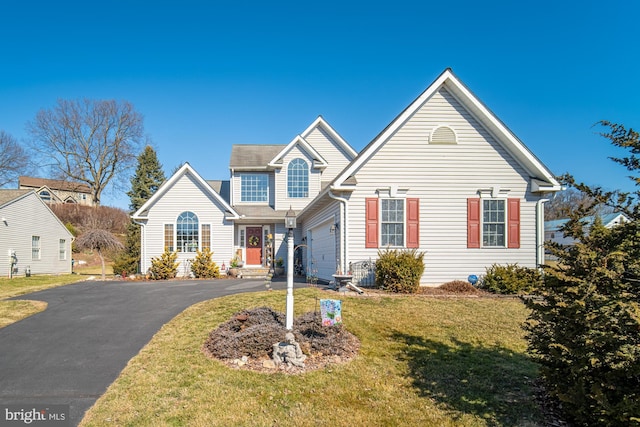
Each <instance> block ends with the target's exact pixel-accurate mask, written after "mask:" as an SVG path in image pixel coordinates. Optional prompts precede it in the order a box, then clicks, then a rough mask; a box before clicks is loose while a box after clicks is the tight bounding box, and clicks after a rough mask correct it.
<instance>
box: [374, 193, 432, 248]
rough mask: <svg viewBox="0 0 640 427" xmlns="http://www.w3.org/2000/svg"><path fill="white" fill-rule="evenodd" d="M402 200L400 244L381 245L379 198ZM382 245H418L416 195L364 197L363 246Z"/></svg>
mask: <svg viewBox="0 0 640 427" xmlns="http://www.w3.org/2000/svg"><path fill="white" fill-rule="evenodd" d="M385 199H386V200H389V199H393V200H403V201H404V204H403V210H404V211H403V216H404V218H403V222H402V224H403V230H402V231H403V242H402V246H383V245H382V244H381V242H382V226H381V224H382V203H380V200H385ZM382 247H393V248H406V249H417V248H419V247H420V199H419V198H416V197H397V196H396V197H390V196H389V197H380V196H378V197H368V198H366V199H365V248H371V249H380V248H382Z"/></svg>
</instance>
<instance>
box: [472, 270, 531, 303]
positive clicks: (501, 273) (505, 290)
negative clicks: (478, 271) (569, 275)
mask: <svg viewBox="0 0 640 427" xmlns="http://www.w3.org/2000/svg"><path fill="white" fill-rule="evenodd" d="M541 282H542V274H540V272H539V271H538V270H536V269H534V268H527V267H520V266H519V265H518V264H507V265H498V264H493V265H492V266H491V267H489V268H487V272H486V274H485V275H484V277H483V278H482V280H481V281H480V286H479V287H480V288H482V289H486V290H487V291H489V292H493V293H495V294H508V295H513V294H518V295H522V294H528V293H530V292H531V291H533V290H534V289H536V288H537V287H538V286H539V285H540V283H541Z"/></svg>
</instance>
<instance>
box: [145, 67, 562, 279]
mask: <svg viewBox="0 0 640 427" xmlns="http://www.w3.org/2000/svg"><path fill="white" fill-rule="evenodd" d="M230 172H231V179H230V181H216V182H213V181H211V182H208V181H205V180H204V179H203V178H201V177H200V176H199V175H198V174H197V173H196V172H195V171H194V170H193V169H192V168H191V167H190V166H189V165H188V164H187V165H184V166H183V167H182V168H180V170H178V171H177V172H176V173H175V174H174V175H173V176H172V177H171V178H170V179H169V180H168V181H167V182H166V183H165V184H163V185H162V186H161V187H160V189H159V190H158V192H157V193H156V194H154V196H153V197H151V199H149V201H147V203H145V204H144V205H143V206H142V207H141V208H140V209H139V210H138V211H137V212H136V213H134V215H133V218H134V220H135V221H137V222H139V223H141V224H142V226H143V227H142V229H143V233H142V247H143V256H142V269H143V271H146V269H147V268H148V267H149V266H150V260H151V258H152V257H157V256H159V255H160V254H161V253H162V251H163V250H164V248H169V249H171V250H177V251H178V252H179V258H180V260H181V261H185V260H187V259H191V258H193V257H194V255H195V254H193V252H195V250H196V249H201V248H203V247H210V248H211V249H212V250H213V251H214V260H215V261H216V262H217V263H218V264H222V263H223V262H224V263H227V265H228V262H229V260H230V259H231V258H232V257H233V256H236V255H237V256H239V257H241V258H242V259H243V260H244V261H245V266H249V267H251V266H256V267H257V266H264V265H268V264H269V262H270V261H271V255H270V254H271V251H270V250H269V246H270V245H271V244H272V245H273V247H274V251H273V252H274V253H275V255H274V256H275V257H280V256H282V257H283V258H286V242H285V241H284V236H285V232H286V229H285V228H284V215H285V213H286V212H287V210H289V208H290V207H291V208H292V209H293V210H294V211H295V212H296V213H297V215H298V221H297V225H298V227H297V229H296V230H295V245H296V247H299V248H300V249H298V250H297V252H296V257H295V258H296V263H301V264H302V266H303V269H304V270H305V271H306V272H307V274H312V275H315V276H317V277H318V278H320V279H323V280H332V279H333V276H332V275H333V274H335V273H336V272H343V273H344V272H348V271H349V269H350V265H351V264H352V263H355V262H358V261H365V260H369V259H373V260H375V259H376V258H377V256H378V252H379V251H380V250H385V249H387V248H391V249H396V248H397V249H416V250H418V251H421V252H425V257H424V261H425V272H424V274H423V276H422V280H421V284H423V285H437V284H441V283H444V282H446V281H450V280H454V279H462V280H466V278H467V277H468V276H469V275H470V274H476V275H481V274H483V273H484V272H485V269H486V268H487V267H489V266H491V265H492V264H494V263H503V264H506V263H518V264H519V265H522V266H526V267H536V266H537V265H539V264H541V263H543V262H544V252H543V238H544V229H543V214H544V202H546V201H547V199H546V197H548V196H549V194H552V193H553V192H555V191H558V190H560V185H559V183H558V182H557V181H556V180H555V178H554V177H553V174H552V173H551V172H550V171H549V170H548V169H547V168H546V167H545V166H544V165H543V164H542V163H541V162H540V160H538V159H537V158H536V157H535V155H534V154H533V153H531V152H530V151H529V150H528V149H527V148H526V146H525V145H524V144H523V143H522V142H521V141H520V140H519V139H518V138H517V137H516V136H515V135H514V134H513V133H512V132H511V131H510V130H509V129H508V128H507V127H506V126H505V125H504V124H503V123H502V122H501V121H500V120H499V119H498V118H497V117H496V116H495V115H494V114H493V113H492V112H491V111H490V110H489V109H488V108H487V107H486V106H485V105H484V104H482V102H481V101H480V100H479V99H477V98H476V97H475V95H474V94H473V93H472V92H471V91H470V90H469V89H468V88H467V87H466V86H465V85H464V84H462V83H461V82H460V80H458V78H457V77H456V76H455V75H454V74H453V73H452V72H451V70H449V69H447V70H445V71H444V72H443V73H442V74H441V75H440V76H439V77H438V78H437V79H436V80H435V81H434V82H433V83H432V84H431V85H430V86H429V87H428V88H427V89H426V90H425V91H424V92H423V93H422V94H421V95H420V96H419V97H418V98H417V99H415V100H414V101H413V102H412V103H411V104H410V105H409V106H408V107H407V108H405V109H404V110H403V111H402V113H400V115H399V116H398V117H396V118H395V119H394V120H393V121H392V122H391V123H390V124H389V125H388V126H387V127H385V128H384V130H383V131H382V132H381V133H380V134H379V135H378V136H377V137H376V138H375V139H374V140H373V141H371V143H369V144H368V145H367V146H366V147H365V148H364V149H363V150H362V151H361V152H360V153H359V154H356V152H355V151H354V150H353V149H352V148H351V147H350V146H349V145H348V144H347V143H346V142H345V141H344V140H343V139H342V138H340V136H339V135H338V134H337V133H336V132H335V131H334V130H333V129H332V128H331V126H329V125H328V124H327V123H326V122H325V121H324V120H323V119H322V118H321V117H320V118H318V119H317V120H316V121H314V123H312V124H311V126H309V127H308V128H307V129H306V130H305V131H304V132H303V133H302V134H301V135H299V136H298V137H296V138H294V139H293V140H292V141H291V142H290V143H289V144H287V145H247V146H244V145H236V146H234V147H233V150H232V154H231V161H230ZM269 236H271V237H272V239H269Z"/></svg>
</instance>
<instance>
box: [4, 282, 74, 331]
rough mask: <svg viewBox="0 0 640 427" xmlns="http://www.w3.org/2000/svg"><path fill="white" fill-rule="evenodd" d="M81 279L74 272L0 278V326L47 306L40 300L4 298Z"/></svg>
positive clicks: (37, 311)
mask: <svg viewBox="0 0 640 427" xmlns="http://www.w3.org/2000/svg"><path fill="white" fill-rule="evenodd" d="M80 280H83V278H82V277H80V276H78V275H74V274H65V275H62V276H47V275H37V276H31V277H24V276H21V277H14V278H13V279H9V278H7V277H2V278H0V328H4V327H5V326H7V325H10V324H12V323H15V322H17V321H19V320H22V319H24V318H26V317H29V316H31V315H33V314H36V313H39V312H41V311H43V310H45V309H46V308H47V303H45V302H42V301H2V300H4V299H6V298H11V297H16V296H19V295H24V294H29V293H31V292H36V291H42V290H44V289H49V288H55V287H56V286H62V285H68V284H70V283H75V282H78V281H80Z"/></svg>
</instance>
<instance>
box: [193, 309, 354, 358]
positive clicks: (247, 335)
mask: <svg viewBox="0 0 640 427" xmlns="http://www.w3.org/2000/svg"><path fill="white" fill-rule="evenodd" d="M286 333H287V330H286V328H285V315H284V313H281V312H278V311H274V310H273V309H271V308H269V307H258V308H254V309H250V310H242V311H239V312H237V313H235V314H233V315H232V316H231V319H230V320H228V321H227V322H225V323H223V324H221V325H220V326H219V327H218V328H216V329H214V330H213V331H211V333H210V334H209V338H208V339H207V341H206V342H205V344H204V345H205V348H206V349H207V351H208V352H209V353H210V354H211V355H212V356H214V357H217V358H219V359H239V358H241V357H242V356H249V357H254V358H261V357H271V353H272V352H273V344H275V343H278V342H280V341H282V340H283V339H284V336H285V334H286ZM293 334H294V335H295V337H296V341H297V342H298V343H299V344H300V347H301V348H302V349H303V351H304V352H305V353H307V354H309V353H310V352H311V353H315V354H322V355H325V356H326V355H336V356H353V355H354V354H355V353H354V352H357V349H358V348H359V346H360V343H359V341H358V339H357V338H356V337H355V336H354V335H353V334H351V333H349V332H348V331H347V330H346V329H344V328H343V327H342V325H335V326H330V327H327V326H322V319H321V317H320V313H314V312H309V313H305V314H303V315H302V316H299V317H297V318H295V319H294V320H293Z"/></svg>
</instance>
